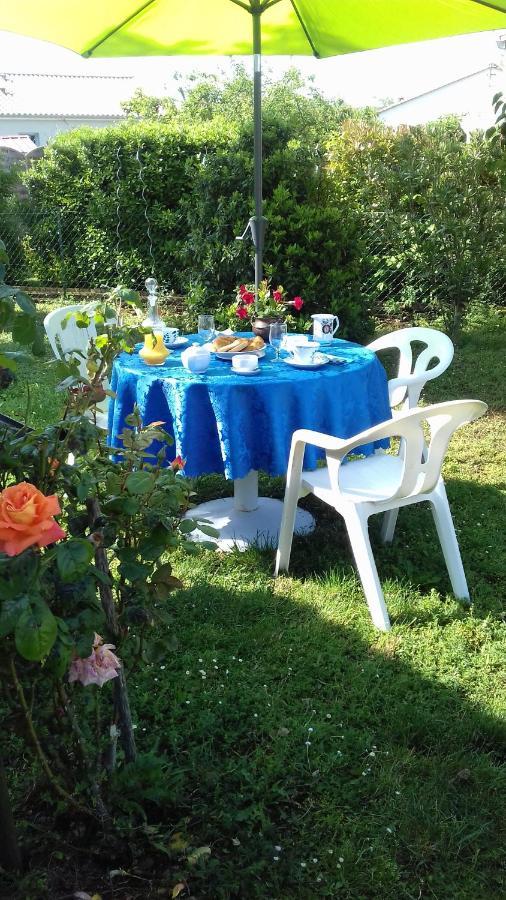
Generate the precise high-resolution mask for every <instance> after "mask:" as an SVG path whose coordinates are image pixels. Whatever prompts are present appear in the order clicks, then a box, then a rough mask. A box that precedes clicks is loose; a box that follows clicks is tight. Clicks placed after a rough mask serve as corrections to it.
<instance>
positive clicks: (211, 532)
mask: <svg viewBox="0 0 506 900" xmlns="http://www.w3.org/2000/svg"><path fill="white" fill-rule="evenodd" d="M198 528H199V531H201V532H202V534H207V535H208V537H213V538H219V536H220V532H219V530H218V529H217V528H213V526H212V525H204V523H203V522H199V524H198Z"/></svg>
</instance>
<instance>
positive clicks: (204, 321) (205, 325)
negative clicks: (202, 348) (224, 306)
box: [198, 316, 215, 344]
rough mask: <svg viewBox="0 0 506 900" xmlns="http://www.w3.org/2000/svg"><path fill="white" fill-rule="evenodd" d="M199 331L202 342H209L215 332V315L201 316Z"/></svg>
mask: <svg viewBox="0 0 506 900" xmlns="http://www.w3.org/2000/svg"><path fill="white" fill-rule="evenodd" d="M198 332H199V337H200V338H201V339H202V343H203V344H207V342H208V341H210V340H211V338H213V337H214V334H215V330H214V316H199V322H198Z"/></svg>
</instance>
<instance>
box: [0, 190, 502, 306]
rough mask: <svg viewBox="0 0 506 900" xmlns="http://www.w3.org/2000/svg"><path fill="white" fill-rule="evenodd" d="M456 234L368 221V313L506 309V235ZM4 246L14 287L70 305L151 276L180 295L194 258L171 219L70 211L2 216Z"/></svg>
mask: <svg viewBox="0 0 506 900" xmlns="http://www.w3.org/2000/svg"><path fill="white" fill-rule="evenodd" d="M454 224H455V223H453V224H452V223H451V222H449V223H448V224H447V225H446V226H442V225H441V222H440V221H435V220H434V219H431V218H430V217H427V216H424V217H420V216H412V217H409V216H406V215H402V216H400V215H396V214H392V213H389V214H385V213H381V214H377V215H367V216H366V217H364V220H363V221H362V222H361V224H360V229H359V230H360V238H359V240H358V242H357V245H356V251H355V252H356V253H357V255H358V260H357V262H358V265H357V267H356V271H357V290H358V291H359V293H360V295H361V297H362V301H363V303H364V305H365V306H366V307H367V309H368V310H369V311H370V310H373V311H378V310H382V311H386V312H387V313H394V314H398V313H399V311H401V312H403V313H405V314H406V313H407V314H409V313H410V312H413V313H416V312H417V311H420V310H422V309H425V310H428V309H431V308H434V309H437V308H438V307H441V306H444V305H445V304H447V305H451V303H452V302H453V298H454V297H458V296H459V295H461V294H462V292H464V293H465V295H466V296H467V297H468V298H469V297H472V298H474V297H476V298H477V299H479V298H480V297H482V298H483V299H486V300H487V301H488V302H491V303H494V304H499V305H504V304H505V303H506V250H505V248H506V241H505V240H504V238H505V237H506V235H504V234H499V233H497V230H496V229H495V230H494V229H489V230H488V229H487V227H486V223H485V224H483V223H482V226H481V229H480V235H479V239H478V235H475V239H474V240H472V241H471V240H470V235H469V233H468V231H466V230H465V229H464V230H463V229H462V228H460V230H459V228H457V227H453V225H454ZM0 237H1V238H2V240H3V241H4V242H5V244H6V248H7V252H8V254H9V259H10V263H9V272H8V276H9V277H8V280H9V282H10V283H14V284H17V285H24V286H28V287H32V288H39V289H46V290H48V291H54V293H55V294H62V295H63V296H66V295H67V294H72V293H78V292H83V291H84V292H86V291H95V290H100V289H104V288H111V287H113V286H114V285H116V284H118V283H122V284H128V285H130V286H132V287H135V288H136V289H142V288H143V286H144V281H145V279H146V277H147V276H149V275H152V274H155V275H156V277H157V279H158V281H159V284H160V286H161V288H162V289H165V290H166V291H171V290H174V288H175V291H176V293H179V292H180V289H179V290H178V285H177V284H176V283H175V281H174V278H175V276H174V272H175V271H176V270H177V267H178V264H179V260H180V258H181V248H182V247H183V245H185V242H186V248H185V252H186V253H188V236H187V235H185V234H184V233H183V229H182V228H181V227H180V226H179V225H178V223H177V221H176V220H175V219H174V218H173V219H171V218H170V216H169V217H166V218H165V219H164V220H162V221H150V220H149V219H147V220H146V217H145V216H136V217H133V218H131V219H130V220H129V221H126V220H123V221H121V220H119V219H118V221H117V222H116V223H112V224H111V221H109V220H105V219H104V221H102V222H101V220H100V216H97V215H96V214H94V215H93V216H90V218H89V220H83V218H82V216H81V215H79V214H77V213H75V212H74V211H72V210H65V209H59V208H53V209H48V210H43V211H41V210H39V209H34V208H32V207H31V206H30V205H29V204H20V205H19V207H18V208H17V209H15V210H13V211H12V212H9V213H7V214H3V215H2V217H1V220H0ZM229 237H230V242H229V247H228V248H226V247H224V254H225V253H227V252H228V253H233V252H235V248H237V244H235V248H234V234H233V228H231V233H230V236H229ZM267 246H268V236H267ZM237 249H238V250H239V248H237ZM266 256H267V258H268V249H267V253H266ZM239 277H240V276H239Z"/></svg>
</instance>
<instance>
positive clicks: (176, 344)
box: [164, 337, 190, 350]
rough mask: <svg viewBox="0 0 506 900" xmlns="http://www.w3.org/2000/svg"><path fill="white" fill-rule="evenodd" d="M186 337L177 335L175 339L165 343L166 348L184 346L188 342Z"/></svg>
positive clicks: (173, 348)
mask: <svg viewBox="0 0 506 900" xmlns="http://www.w3.org/2000/svg"><path fill="white" fill-rule="evenodd" d="M164 343H165V341H164ZM189 343H190V342H189V340H188V338H185V337H178V338H176V340H175V341H172V343H170V344H165V346H166V347H167V349H168V350H179V348H180V347H186V345H187V344H189Z"/></svg>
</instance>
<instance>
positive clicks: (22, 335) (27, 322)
mask: <svg viewBox="0 0 506 900" xmlns="http://www.w3.org/2000/svg"><path fill="white" fill-rule="evenodd" d="M36 336H37V326H36V322H35V319H34V318H33V316H29V315H27V314H26V313H19V315H17V316H16V318H15V319H14V324H13V326H12V338H13V340H15V341H17V342H18V343H19V344H33V342H34V340H35V338H36Z"/></svg>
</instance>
